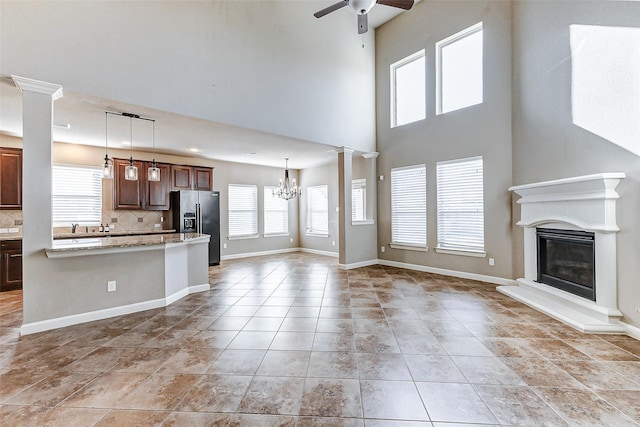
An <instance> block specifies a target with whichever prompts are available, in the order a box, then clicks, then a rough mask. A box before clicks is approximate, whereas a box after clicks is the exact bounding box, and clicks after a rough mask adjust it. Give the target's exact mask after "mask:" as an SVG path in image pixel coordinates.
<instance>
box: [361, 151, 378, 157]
mask: <svg viewBox="0 0 640 427" xmlns="http://www.w3.org/2000/svg"><path fill="white" fill-rule="evenodd" d="M379 155H380V153H378V152H377V151H372V152H370V153H364V154H363V155H362V157H364V158H365V159H377V158H378V156H379Z"/></svg>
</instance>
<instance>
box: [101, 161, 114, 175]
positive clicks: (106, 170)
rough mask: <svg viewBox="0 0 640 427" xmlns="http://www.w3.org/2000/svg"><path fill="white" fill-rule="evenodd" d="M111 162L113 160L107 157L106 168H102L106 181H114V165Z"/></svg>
mask: <svg viewBox="0 0 640 427" xmlns="http://www.w3.org/2000/svg"><path fill="white" fill-rule="evenodd" d="M110 162H111V159H110V158H109V157H108V156H106V155H105V156H104V166H103V167H102V177H103V178H105V179H113V164H111V163H110Z"/></svg>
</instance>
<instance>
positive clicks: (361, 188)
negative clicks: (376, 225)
mask: <svg viewBox="0 0 640 427" xmlns="http://www.w3.org/2000/svg"><path fill="white" fill-rule="evenodd" d="M366 197H367V180H366V179H354V180H353V181H352V182H351V221H364V220H365V219H366V217H367V215H366V209H367V198H366Z"/></svg>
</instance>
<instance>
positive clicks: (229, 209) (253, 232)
mask: <svg viewBox="0 0 640 427" xmlns="http://www.w3.org/2000/svg"><path fill="white" fill-rule="evenodd" d="M233 187H237V188H240V187H244V188H253V189H255V198H254V207H255V208H254V209H251V210H249V209H232V206H231V203H232V200H231V193H232V191H231V189H232V188H233ZM236 211H242V212H253V220H254V223H255V230H251V232H250V233H244V234H232V233H231V218H232V214H233V212H236ZM227 215H228V217H227V226H228V229H227V231H228V236H227V238H228V239H229V240H238V239H255V238H257V237H259V235H258V186H257V185H253V184H228V185H227Z"/></svg>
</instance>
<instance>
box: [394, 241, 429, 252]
mask: <svg viewBox="0 0 640 427" xmlns="http://www.w3.org/2000/svg"><path fill="white" fill-rule="evenodd" d="M389 247H390V248H393V249H402V250H405V251H418V252H427V251H428V250H429V247H428V246H410V245H401V244H398V243H389Z"/></svg>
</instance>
